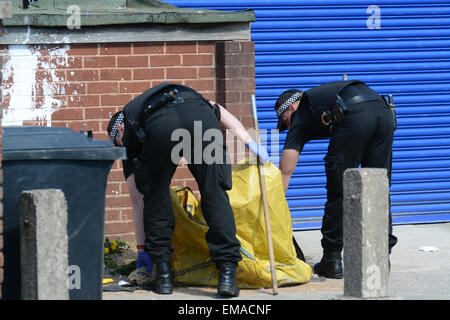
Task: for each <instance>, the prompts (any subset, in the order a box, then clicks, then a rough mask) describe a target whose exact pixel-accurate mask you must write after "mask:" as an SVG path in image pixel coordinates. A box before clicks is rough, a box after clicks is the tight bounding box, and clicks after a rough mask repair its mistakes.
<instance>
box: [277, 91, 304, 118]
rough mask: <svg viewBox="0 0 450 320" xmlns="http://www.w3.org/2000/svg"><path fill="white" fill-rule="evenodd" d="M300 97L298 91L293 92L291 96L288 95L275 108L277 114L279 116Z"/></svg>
mask: <svg viewBox="0 0 450 320" xmlns="http://www.w3.org/2000/svg"><path fill="white" fill-rule="evenodd" d="M299 97H300V92H295V93H294V94H293V95H292V96H291V97H289V98H288V99H287V100H286V101H285V102H283V104H282V105H281V106H280V107H279V108H278V109H277V116H278V117H280V116H281V115H282V114H283V112H285V111H286V110H287V108H289V106H290V105H291V104H293V103H294V102H295V101H297V99H298V98H299Z"/></svg>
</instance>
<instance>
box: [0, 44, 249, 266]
mask: <svg viewBox="0 0 450 320" xmlns="http://www.w3.org/2000/svg"><path fill="white" fill-rule="evenodd" d="M29 48H31V51H32V52H37V53H36V54H35V60H33V62H32V63H33V64H34V66H35V81H34V82H33V83H32V87H33V90H32V104H34V107H35V110H34V111H32V112H31V113H32V114H38V112H39V109H40V108H41V109H43V108H47V109H49V108H52V107H53V108H55V110H57V111H54V112H53V113H52V114H51V123H50V119H49V118H48V117H47V118H45V117H44V118H40V119H38V120H37V119H36V117H34V116H33V115H32V117H31V118H28V119H23V120H24V121H23V125H51V126H66V127H70V128H72V129H74V130H76V131H79V130H92V131H93V133H94V138H96V139H107V135H106V126H107V124H108V121H109V119H110V117H111V116H112V115H113V114H114V113H115V112H117V111H119V110H121V108H122V107H123V106H124V105H125V104H126V103H127V102H128V101H130V100H131V99H133V98H134V97H136V96H138V95H139V94H141V93H142V92H143V91H145V90H146V89H148V88H149V87H151V86H154V85H157V84H158V83H161V82H163V81H169V82H174V83H180V84H184V85H187V86H190V87H192V88H194V89H196V90H197V91H199V92H200V93H202V94H203V95H204V96H205V97H206V98H209V99H212V100H216V101H217V102H219V103H221V104H222V105H224V106H225V107H227V108H228V109H229V110H230V111H231V112H232V113H233V114H235V115H236V116H237V117H238V118H239V119H240V120H241V122H242V123H243V124H244V125H245V126H247V127H251V126H252V118H251V105H250V95H251V94H253V93H254V87H255V83H254V44H253V42H249V41H237V42H234V41H228V42H221V43H215V42H166V43H162V42H161V43H131V44H130V43H126V44H119V43H109V44H77V45H70V46H34V47H33V46H30V47H29ZM0 49H1V51H2V53H4V54H5V55H6V61H12V60H11V57H10V55H11V53H10V52H11V50H8V48H6V47H3V48H0ZM18 64H19V63H17V64H15V65H18ZM11 65H14V63H12V62H10V63H9V68H11ZM16 67H17V66H16ZM6 74H7V75H9V76H8V77H7V78H5V79H3V82H2V88H4V89H6V94H5V95H4V98H5V105H4V108H8V104H9V102H10V101H11V96H12V95H13V94H17V92H21V91H24V90H23V89H21V90H16V91H17V92H13V91H12V88H14V81H15V80H14V77H13V76H12V75H11V72H9V73H8V72H7V73H6ZM26 88H28V89H29V88H30V87H26ZM26 88H25V89H26ZM8 90H9V91H8ZM25 91H26V90H25ZM49 91H51V92H50V94H49ZM27 101H28V100H27ZM25 113H27V112H25ZM27 114H30V112H28V113H27ZM4 120H6V122H7V123H8V124H11V123H10V122H9V121H10V118H9V117H5V119H4ZM172 184H173V185H178V186H189V187H191V188H193V189H194V190H195V189H197V185H196V183H195V180H194V178H193V177H192V175H191V174H190V172H189V170H188V169H187V167H185V166H184V167H179V168H178V169H177V172H176V173H175V176H174V180H173V183H172ZM196 194H197V195H198V192H197V193H196ZM132 218H133V217H132V209H131V202H130V200H129V197H128V190H127V184H126V182H125V180H124V177H123V173H122V169H121V161H116V162H115V163H114V165H113V168H112V170H111V173H110V175H109V178H108V186H107V190H106V216H105V236H109V237H111V238H116V237H121V238H122V239H127V240H134V232H133V223H132ZM0 262H1V260H0Z"/></svg>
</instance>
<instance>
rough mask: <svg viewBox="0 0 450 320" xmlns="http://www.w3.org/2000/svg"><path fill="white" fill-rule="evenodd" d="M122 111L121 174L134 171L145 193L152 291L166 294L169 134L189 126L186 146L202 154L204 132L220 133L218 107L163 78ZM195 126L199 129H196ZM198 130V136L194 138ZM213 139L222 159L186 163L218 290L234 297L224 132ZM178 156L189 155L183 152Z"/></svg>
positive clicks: (234, 252) (234, 244) (170, 218)
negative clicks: (194, 184)
mask: <svg viewBox="0 0 450 320" xmlns="http://www.w3.org/2000/svg"><path fill="white" fill-rule="evenodd" d="M119 116H120V113H118V114H116V115H115V116H113V118H112V119H111V121H110V128H111V131H112V134H114V137H115V134H117V129H116V127H117V125H119V124H120V121H117V119H118V117H119ZM123 116H124V119H123V123H124V124H125V129H124V132H123V138H122V141H123V145H124V146H125V147H126V150H127V159H128V160H127V161H126V163H124V172H125V175H127V174H128V175H129V173H130V172H134V173H135V181H136V187H137V189H138V190H139V191H140V192H141V193H142V194H143V195H144V233H145V243H144V250H145V251H146V252H148V253H149V255H150V257H151V261H152V262H153V264H154V266H155V268H154V269H155V271H156V278H155V281H154V290H155V292H157V293H160V294H170V293H172V289H173V284H172V274H171V270H170V260H171V255H172V252H173V247H172V245H171V242H172V234H173V229H174V225H175V221H174V215H173V209H172V202H171V198H170V183H171V179H172V176H173V174H174V173H175V170H176V168H177V165H178V163H177V162H176V161H174V160H173V159H172V149H173V147H174V146H175V145H177V144H178V143H180V142H179V141H172V133H173V132H174V131H175V130H177V129H184V130H187V131H188V132H189V133H190V136H191V138H192V139H191V141H190V144H189V146H188V147H189V148H188V149H189V150H188V151H189V152H190V154H191V155H192V158H194V154H199V155H203V151H204V150H205V148H206V147H207V146H208V144H209V143H210V142H208V141H204V139H202V137H203V135H204V133H205V131H207V130H209V129H216V130H219V131H220V132H221V127H220V123H219V120H218V116H219V115H218V112H217V108H213V107H212V106H211V104H210V103H209V101H207V100H205V99H204V98H203V97H202V96H201V95H200V94H199V93H197V92H196V91H195V90H193V89H191V88H189V87H186V86H182V85H177V84H171V83H162V84H160V85H158V86H156V87H153V88H151V89H149V90H147V91H145V92H144V93H143V94H141V95H140V96H138V97H136V98H135V99H133V100H132V101H130V102H129V103H128V104H127V105H126V106H125V107H124V109H123ZM119 120H120V119H119ZM196 125H197V126H196ZM199 128H200V129H201V132H195V131H196V130H197V131H198V130H199ZM108 131H110V130H108ZM199 133H201V135H200V139H196V140H197V141H194V137H195V136H196V135H198V134H199ZM214 143H216V144H219V145H220V148H222V151H223V152H221V153H220V155H219V156H218V155H213V156H218V157H219V158H220V161H216V162H214V163H210V161H208V163H206V162H205V159H203V158H202V159H200V161H197V162H196V161H194V160H192V161H190V162H188V168H189V170H190V171H191V173H192V174H193V176H194V178H195V180H196V181H197V183H198V186H199V190H200V193H201V196H202V201H201V207H202V212H203V214H204V217H205V220H206V222H207V224H208V227H209V228H208V231H207V234H206V242H207V244H208V247H209V250H210V254H211V257H212V260H213V261H214V262H215V264H216V266H217V269H218V270H219V285H218V293H219V295H222V296H238V295H239V288H238V285H237V281H236V268H237V264H238V262H239V261H240V260H241V259H242V257H241V254H240V251H239V250H240V243H239V241H238V239H237V238H236V225H235V221H234V215H233V211H232V209H231V206H230V203H229V198H228V194H227V192H226V190H229V189H231V186H232V185H231V165H230V163H231V162H230V160H229V155H228V153H227V149H226V147H225V143H224V141H223V137H222V140H221V141H214ZM183 150H184V149H183ZM181 152H183V151H181ZM214 152H215V151H214ZM179 156H180V157H181V156H184V157H185V158H186V157H187V155H184V154H180V155H179ZM215 159H217V158H215ZM188 160H189V159H188ZM197 160H198V159H197Z"/></svg>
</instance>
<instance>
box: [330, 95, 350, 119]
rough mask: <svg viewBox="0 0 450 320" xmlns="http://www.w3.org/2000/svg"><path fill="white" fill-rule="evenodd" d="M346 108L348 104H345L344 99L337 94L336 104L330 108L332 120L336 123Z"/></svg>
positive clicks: (341, 117)
mask: <svg viewBox="0 0 450 320" xmlns="http://www.w3.org/2000/svg"><path fill="white" fill-rule="evenodd" d="M347 110H348V106H347V105H346V104H345V101H344V99H342V97H341V96H340V95H339V94H337V95H336V104H335V105H334V106H333V109H332V110H331V113H332V120H333V121H334V122H337V123H339V122H341V121H342V119H343V118H344V115H345V113H346V112H347Z"/></svg>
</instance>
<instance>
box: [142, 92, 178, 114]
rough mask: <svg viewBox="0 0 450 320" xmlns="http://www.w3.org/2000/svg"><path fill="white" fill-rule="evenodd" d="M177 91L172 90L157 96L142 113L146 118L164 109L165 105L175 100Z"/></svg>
mask: <svg viewBox="0 0 450 320" xmlns="http://www.w3.org/2000/svg"><path fill="white" fill-rule="evenodd" d="M177 95H178V90H177V89H173V90H171V91H169V92H165V93H163V94H159V95H157V96H158V98H157V100H156V101H154V102H153V101H152V102H151V103H150V104H149V105H148V106H147V108H145V110H144V112H145V115H146V116H149V115H150V114H151V113H153V112H155V111H156V110H158V109H160V108H162V107H164V106H165V105H166V104H168V103H171V102H172V101H174V100H175V99H176V98H177Z"/></svg>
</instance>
